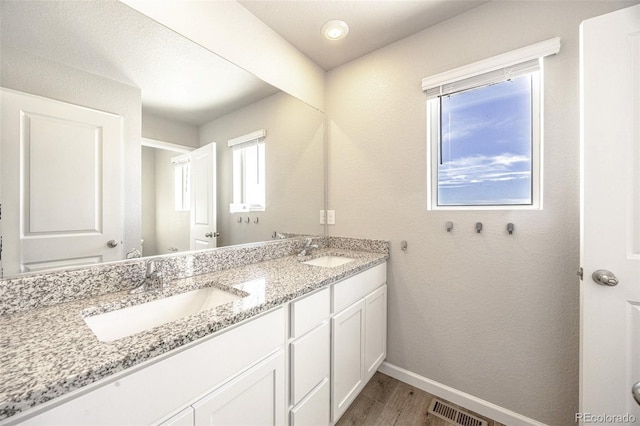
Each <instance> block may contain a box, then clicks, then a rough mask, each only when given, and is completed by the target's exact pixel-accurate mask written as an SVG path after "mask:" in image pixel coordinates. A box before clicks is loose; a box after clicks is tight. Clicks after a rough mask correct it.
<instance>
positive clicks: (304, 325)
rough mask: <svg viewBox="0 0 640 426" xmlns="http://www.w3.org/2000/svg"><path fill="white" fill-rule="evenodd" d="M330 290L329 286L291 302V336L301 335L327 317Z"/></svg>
mask: <svg viewBox="0 0 640 426" xmlns="http://www.w3.org/2000/svg"><path fill="white" fill-rule="evenodd" d="M330 305H331V292H330V290H329V287H326V288H324V289H322V290H320V291H317V292H315V293H313V294H311V295H309V296H306V297H303V298H302V299H300V300H296V301H295V302H292V303H291V337H293V338H296V337H299V336H302V335H303V334H304V333H306V332H307V331H309V330H311V329H312V328H313V327H315V326H316V325H318V324H320V323H321V322H322V321H324V320H325V319H327V318H329V314H330V309H331V307H330Z"/></svg>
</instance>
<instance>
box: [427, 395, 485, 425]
mask: <svg viewBox="0 0 640 426" xmlns="http://www.w3.org/2000/svg"><path fill="white" fill-rule="evenodd" d="M428 412H429V413H431V414H433V415H434V416H437V417H440V418H441V419H444V420H447V421H448V422H450V423H453V424H454V425H457V426H487V422H486V420H482V419H480V418H478V417H476V416H472V415H471V414H467V413H465V412H462V411H460V410H458V409H457V408H455V407H452V406H451V405H449V404H447V403H445V402H442V401H440V400H439V399H438V398H433V399H432V400H431V404H430V405H429V410H428Z"/></svg>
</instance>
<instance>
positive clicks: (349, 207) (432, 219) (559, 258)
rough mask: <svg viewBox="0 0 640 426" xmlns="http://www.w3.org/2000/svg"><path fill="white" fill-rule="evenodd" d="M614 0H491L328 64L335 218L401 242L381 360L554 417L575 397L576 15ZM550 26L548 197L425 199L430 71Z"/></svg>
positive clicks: (605, 8) (342, 228) (542, 33)
mask: <svg viewBox="0 0 640 426" xmlns="http://www.w3.org/2000/svg"><path fill="white" fill-rule="evenodd" d="M621 6H622V4H621V3H617V2H604V1H603V2H582V1H567V2H562V1H553V2H539V1H498V2H491V3H488V4H485V5H483V6H480V7H478V8H476V9H474V10H471V11H470V12H467V13H465V14H463V15H461V16H459V17H456V18H454V19H451V20H449V21H446V22H444V23H442V24H440V25H438V26H435V27H432V28H431V29H427V30H425V31H422V32H420V33H418V34H415V35H413V36H411V37H408V38H406V39H403V40H401V41H399V42H397V43H394V44H392V45H390V46H387V47H385V48H382V49H379V50H377V51H375V52H373V53H371V54H369V55H366V56H365V57H362V58H360V59H358V60H356V61H353V62H351V63H349V64H346V65H344V66H342V67H340V68H337V69H334V70H333V71H331V72H329V73H328V78H327V111H328V118H329V132H330V133H329V141H330V146H329V176H328V179H329V200H328V204H329V205H328V208H330V209H335V210H336V217H337V224H336V226H330V227H329V230H330V231H329V232H330V234H332V235H342V236H354V237H372V238H381V239H389V240H391V241H392V244H393V245H392V256H391V261H390V269H389V271H390V272H389V335H388V353H389V355H388V361H389V362H391V363H393V364H395V365H397V366H400V367H402V368H405V369H408V370H410V371H413V372H415V373H417V374H420V375H423V376H426V377H427V378H429V379H432V380H435V381H437V382H440V383H443V384H445V385H448V386H451V387H453V388H455V389H458V390H460V391H463V392H467V393H469V394H471V395H475V396H477V397H479V398H482V399H484V400H487V401H490V402H492V403H494V404H497V405H499V406H502V407H504V408H506V409H509V410H512V411H515V412H517V413H520V414H522V415H525V416H528V417H531V418H533V419H536V420H538V421H541V422H545V423H548V424H550V425H561V424H573V423H574V422H573V416H574V413H575V412H576V411H577V410H578V319H579V318H578V311H579V299H578V295H579V285H580V284H579V281H578V279H577V277H576V270H577V269H578V267H579V133H578V130H579V127H578V124H579V123H578V119H579V91H578V78H579V74H578V73H579V38H578V26H579V24H580V22H581V21H582V20H584V19H586V18H590V17H593V16H597V15H600V14H603V13H606V12H609V11H612V10H614V9H616V8H619V7H621ZM555 36H560V37H561V38H562V50H561V52H560V54H559V55H558V56H556V57H551V58H549V59H548V60H547V61H545V85H546V87H545V103H544V108H545V128H544V133H545V147H544V182H545V185H544V210H542V211H474V212H465V211H451V212H442V211H438V212H432V211H427V210H426V190H427V188H426V147H425V128H426V119H425V115H426V114H425V96H424V94H423V93H422V91H421V80H422V78H423V77H426V76H429V75H432V74H435V73H438V72H442V71H446V70H448V69H451V68H455V67H458V66H461V65H465V64H468V63H471V62H474V61H477V60H481V59H484V58H487V57H490V56H493V55H496V54H499V53H503V52H506V51H509V50H512V49H516V48H519V47H522V46H526V45H528V44H531V43H535V42H538V41H542V40H546V39H549V38H551V37H555ZM447 221H452V222H454V225H455V228H454V231H453V232H452V233H447V232H446V231H445V223H446V222H447ZM478 221H480V222H483V223H484V231H483V232H482V234H479V235H478V234H476V233H475V232H474V230H473V227H474V224H475V222H478ZM508 222H513V223H515V234H514V235H512V236H508V235H507V234H506V232H505V227H506V224H507V223H508ZM401 240H407V241H408V250H407V251H406V252H402V251H400V250H399V248H400V241H401Z"/></svg>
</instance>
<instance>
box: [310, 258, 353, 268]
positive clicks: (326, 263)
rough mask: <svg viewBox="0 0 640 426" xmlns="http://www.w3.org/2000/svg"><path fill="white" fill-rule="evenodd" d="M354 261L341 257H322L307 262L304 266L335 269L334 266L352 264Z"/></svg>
mask: <svg viewBox="0 0 640 426" xmlns="http://www.w3.org/2000/svg"><path fill="white" fill-rule="evenodd" d="M353 260H354V259H351V258H350V257H342V256H331V255H329V256H322V257H318V258H315V259H311V260H307V261H305V262H302V263H304V264H305V265H314V266H323V267H325V268H335V267H336V266H340V265H344V264H345V263H349V262H352V261H353Z"/></svg>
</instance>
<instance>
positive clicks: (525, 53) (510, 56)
mask: <svg viewBox="0 0 640 426" xmlns="http://www.w3.org/2000/svg"><path fill="white" fill-rule="evenodd" d="M558 52H560V37H554V38H552V39H549V40H545V41H541V42H540V43H536V44H532V45H530V46H526V47H522V48H520V49H516V50H512V51H511V52H507V53H503V54H501V55H497V56H494V57H492V58H488V59H483V60H481V61H478V62H473V63H471V64H468V65H464V66H461V67H458V68H455V69H452V70H449V71H445V72H441V73H439V74H435V75H432V76H429V77H426V78H423V79H422V91H424V92H426V91H427V90H429V89H433V88H434V87H437V86H442V85H444V84H449V83H453V82H455V81H459V80H463V79H465V78H470V77H475V76H476V75H480V74H485V73H488V72H491V71H495V70H498V69H500V68H506V67H510V66H512V65H515V64H520V63H522V62H527V61H530V60H532V59H538V58H544V57H545V56H550V55H555V54H557V53H558Z"/></svg>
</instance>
